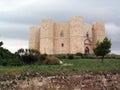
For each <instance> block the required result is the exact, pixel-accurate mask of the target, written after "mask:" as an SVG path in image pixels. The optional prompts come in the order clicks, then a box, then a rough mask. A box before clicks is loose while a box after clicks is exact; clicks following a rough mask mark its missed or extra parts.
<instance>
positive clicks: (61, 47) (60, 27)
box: [54, 23, 70, 54]
mask: <svg viewBox="0 0 120 90" xmlns="http://www.w3.org/2000/svg"><path fill="white" fill-rule="evenodd" d="M54 32H55V33H54V35H55V36H54V53H55V54H67V53H69V52H70V51H69V50H70V47H69V44H70V40H69V39H70V38H69V37H70V36H69V24H68V23H56V24H55V31H54Z"/></svg>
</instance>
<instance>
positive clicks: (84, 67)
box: [0, 59, 120, 74]
mask: <svg viewBox="0 0 120 90" xmlns="http://www.w3.org/2000/svg"><path fill="white" fill-rule="evenodd" d="M62 61H63V63H64V64H68V65H27V66H16V67H15V66H7V67H3V66H0V74H11V73H24V72H40V73H61V72H67V71H68V72H73V73H76V72H77V73H78V72H90V71H92V72H99V71H105V72H109V71H111V72H120V60H112V59H108V60H105V62H104V64H102V63H101V61H100V60H99V59H73V60H68V59H64V60H62Z"/></svg>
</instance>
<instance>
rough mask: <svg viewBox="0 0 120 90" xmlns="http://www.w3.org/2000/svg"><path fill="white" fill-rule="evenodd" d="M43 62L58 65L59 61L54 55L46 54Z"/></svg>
mask: <svg viewBox="0 0 120 90" xmlns="http://www.w3.org/2000/svg"><path fill="white" fill-rule="evenodd" d="M44 64H48V65H58V64H60V63H59V59H58V58H56V57H55V56H47V57H46V59H45V60H44Z"/></svg>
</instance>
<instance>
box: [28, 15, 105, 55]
mask: <svg viewBox="0 0 120 90" xmlns="http://www.w3.org/2000/svg"><path fill="white" fill-rule="evenodd" d="M104 38H105V26H104V23H102V22H95V23H93V24H88V23H86V22H84V21H83V18H82V17H81V16H74V17H72V18H70V20H69V21H68V22H59V23H56V22H54V21H53V20H51V19H44V20H42V22H41V25H40V26H39V27H31V28H30V31H29V48H30V49H36V50H38V51H40V52H41V53H42V54H44V53H47V54H68V53H70V54H75V53H77V52H81V53H86V54H93V48H94V47H95V46H96V43H97V41H100V42H101V41H102V40H103V39H104Z"/></svg>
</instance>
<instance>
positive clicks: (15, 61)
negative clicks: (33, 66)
mask: <svg viewBox="0 0 120 90" xmlns="http://www.w3.org/2000/svg"><path fill="white" fill-rule="evenodd" d="M23 65H24V62H23V61H22V60H21V59H19V58H14V59H8V60H7V66H23Z"/></svg>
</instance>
